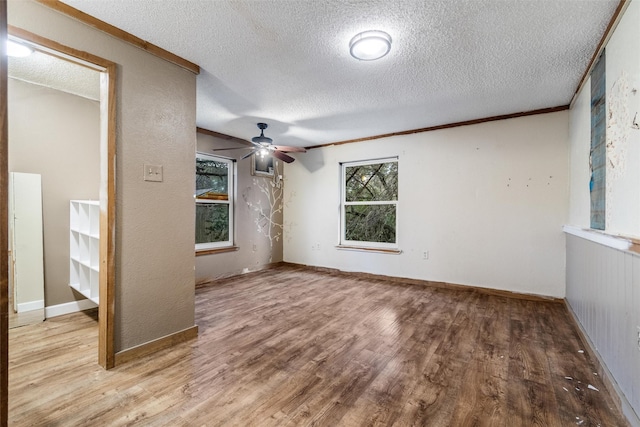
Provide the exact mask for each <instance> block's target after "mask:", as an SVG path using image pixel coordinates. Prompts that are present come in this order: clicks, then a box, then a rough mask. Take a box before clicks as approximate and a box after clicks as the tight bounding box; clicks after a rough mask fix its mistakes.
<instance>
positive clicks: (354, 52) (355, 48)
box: [349, 30, 391, 61]
mask: <svg viewBox="0 0 640 427" xmlns="http://www.w3.org/2000/svg"><path fill="white" fill-rule="evenodd" d="M390 50H391V36H390V35H389V34H387V33H385V32H384V31H379V30H370V31H363V32H361V33H358V34H356V35H355V36H354V37H353V38H352V39H351V41H350V42H349V52H350V53H351V56H353V57H354V58H356V59H358V60H360V61H375V60H376V59H380V58H382V57H383V56H385V55H386V54H388V53H389V51H390Z"/></svg>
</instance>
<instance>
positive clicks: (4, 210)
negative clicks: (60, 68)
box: [0, 0, 9, 426]
mask: <svg viewBox="0 0 640 427" xmlns="http://www.w3.org/2000/svg"><path fill="white" fill-rule="evenodd" d="M6 39H7V2H6V1H5V0H1V1H0V198H1V199H2V200H0V425H2V426H6V425H7V420H8V412H9V254H8V249H9V218H8V216H9V213H8V207H7V205H8V202H9V198H8V194H9V187H8V185H9V161H8V154H9V127H8V124H7V122H8V117H7V116H8V111H7V55H6V53H7V52H6V49H7V48H6V43H5V42H4V41H5V40H6Z"/></svg>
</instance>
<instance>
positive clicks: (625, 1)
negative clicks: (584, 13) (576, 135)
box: [569, 0, 629, 106]
mask: <svg viewBox="0 0 640 427" xmlns="http://www.w3.org/2000/svg"><path fill="white" fill-rule="evenodd" d="M627 6H629V0H620V3H618V7H617V8H616V10H615V12H613V16H612V17H611V20H610V21H609V25H607V29H606V30H604V34H603V35H602V38H601V39H600V43H598V47H596V50H595V52H593V56H592V57H591V61H589V65H588V66H587V69H586V70H584V74H583V75H582V78H581V79H580V83H578V87H577V88H576V91H575V92H574V94H573V98H572V99H571V103H570V104H569V106H573V103H574V102H575V100H576V98H577V97H578V94H579V93H580V91H581V90H582V88H583V86H584V85H585V83H586V82H587V79H588V78H589V75H590V74H591V70H592V69H593V66H594V65H595V63H596V60H597V59H598V57H600V54H601V53H602V51H603V50H604V48H605V46H606V44H607V43H608V42H609V39H610V38H611V36H612V35H613V31H614V30H615V29H616V27H617V26H618V22H620V19H621V18H622V14H623V12H624V10H625V9H626V8H627Z"/></svg>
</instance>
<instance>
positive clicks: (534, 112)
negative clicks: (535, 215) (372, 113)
mask: <svg viewBox="0 0 640 427" xmlns="http://www.w3.org/2000/svg"><path fill="white" fill-rule="evenodd" d="M568 109H569V106H568V105H560V106H558V107H551V108H542V109H540V110H531V111H523V112H520V113H512V114H503V115H501V116H492V117H484V118H481V119H474V120H467V121H464V122H456V123H449V124H445V125H438V126H431V127H426V128H420V129H411V130H404V131H401V132H392V133H385V134H382V135H374V136H367V137H364V138H356V139H349V140H346V141H340V142H329V143H327V144H320V145H313V146H310V147H304V148H306V149H307V150H311V149H313V148H321V147H331V146H332V145H343V144H351V143H353V142H364V141H371V140H374V139H382V138H389V137H391V136H402V135H412V134H414V133H422V132H431V131H434V130H442V129H450V128H456V127H460V126H469V125H477V124H480V123H487V122H495V121H498V120H506V119H515V118H518V117H526V116H535V115H538V114H547V113H555V112H558V111H564V110H568Z"/></svg>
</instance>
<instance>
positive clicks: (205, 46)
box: [64, 0, 618, 146]
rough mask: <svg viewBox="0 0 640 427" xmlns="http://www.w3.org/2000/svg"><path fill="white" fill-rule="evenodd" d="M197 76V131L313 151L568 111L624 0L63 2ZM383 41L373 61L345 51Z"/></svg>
mask: <svg viewBox="0 0 640 427" xmlns="http://www.w3.org/2000/svg"><path fill="white" fill-rule="evenodd" d="M64 2H65V3H67V4H69V5H71V6H73V7H75V8H77V9H80V10H82V11H83V12H86V13H88V14H90V15H93V16H95V17H97V18H99V19H101V20H103V21H106V22H108V23H110V24H112V25H115V26H116V27H119V28H121V29H123V30H125V31H128V32H130V33H132V34H134V35H136V36H138V37H140V38H142V39H144V40H147V41H149V42H151V43H153V44H156V45H158V46H160V47H162V48H164V49H166V50H168V51H170V52H173V53H175V54H177V55H179V56H182V57H183V58H185V59H188V60H189V61H191V62H194V63H196V64H198V65H200V67H201V74H200V75H199V76H198V89H197V124H198V126H200V127H203V128H206V129H210V130H214V131H218V132H222V133H226V134H229V135H233V136H236V137H240V138H244V139H248V138H250V137H252V136H255V135H256V134H257V133H258V130H257V128H256V126H255V123H256V122H258V121H266V122H267V123H269V125H270V128H269V129H268V130H267V135H268V136H270V137H272V138H274V142H275V143H277V144H286V145H299V146H311V145H318V144H323V143H329V142H338V141H343V140H349V139H354V138H362V137H367V136H372V135H379V134H385V133H391V132H398V131H404V130H410V129H417V128H424V127H430V126H436V125H442V124H448V123H455V122H460V121H465V120H472V119H478V118H484V117H490V116H496V115H502V114H511V113H517V112H523V111H530V110H536V109H542V108H549V107H556V106H561V105H567V104H569V102H570V101H571V98H572V96H573V94H574V92H575V90H576V88H577V86H578V84H579V80H580V78H581V76H582V74H583V73H584V71H585V69H586V68H587V66H588V63H589V60H590V59H591V56H592V55H593V53H594V51H595V49H596V47H597V44H598V42H599V41H600V39H601V37H602V35H603V34H604V31H605V29H606V26H607V24H608V23H609V21H610V19H611V17H612V15H613V13H614V10H615V8H616V6H617V5H618V0H469V1H462V0H460V1H458V0H428V1H418V0H416V1H406V0H404V1H403V0H396V1H389V0H340V1H338V0H298V1H292V0H260V1H258V0H255V1H249V0H240V1H224V0H218V1H213V0H181V1H174V0H136V1H130V0H126V1H122V0H65V1H64ZM369 29H379V30H383V31H386V32H388V33H389V34H390V35H391V37H392V39H393V45H392V49H391V52H390V53H389V54H388V55H387V56H385V57H384V58H382V59H381V60H379V61H373V62H361V61H357V60H355V59H353V58H352V57H351V56H350V55H349V46H348V43H349V40H350V39H351V38H352V37H353V36H354V35H355V34H356V33H358V32H360V31H364V30H369Z"/></svg>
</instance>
